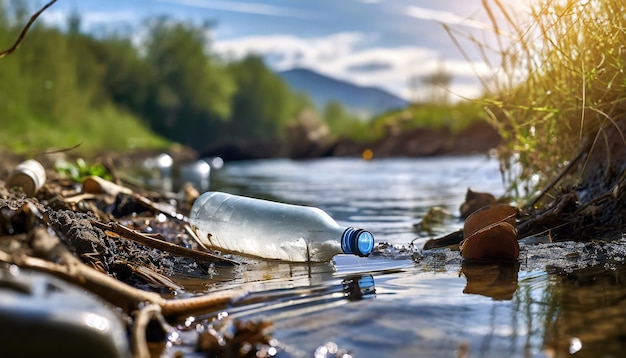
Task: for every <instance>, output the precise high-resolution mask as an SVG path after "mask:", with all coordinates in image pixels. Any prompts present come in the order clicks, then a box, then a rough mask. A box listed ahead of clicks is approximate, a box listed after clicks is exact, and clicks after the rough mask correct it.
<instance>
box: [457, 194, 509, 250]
mask: <svg viewBox="0 0 626 358" xmlns="http://www.w3.org/2000/svg"><path fill="white" fill-rule="evenodd" d="M516 215H517V208H515V207H513V206H510V205H505V204H499V205H490V206H486V207H484V208H482V209H479V210H477V211H475V212H474V213H472V214H471V215H470V216H468V217H467V219H466V220H465V225H464V226H463V241H462V242H461V245H460V248H461V256H463V258H465V259H466V260H471V261H512V260H516V259H517V257H518V256H519V244H518V242H517V228H516V223H515V216H516Z"/></svg>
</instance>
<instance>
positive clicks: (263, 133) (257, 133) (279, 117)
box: [228, 56, 298, 139]
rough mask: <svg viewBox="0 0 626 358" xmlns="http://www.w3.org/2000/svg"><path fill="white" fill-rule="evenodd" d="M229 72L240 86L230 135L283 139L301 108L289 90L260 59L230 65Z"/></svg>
mask: <svg viewBox="0 0 626 358" xmlns="http://www.w3.org/2000/svg"><path fill="white" fill-rule="evenodd" d="M228 70H229V71H228V72H229V74H230V75H231V76H232V77H233V79H234V81H235V83H236V85H237V92H236V93H235V96H234V97H233V99H232V101H231V113H232V115H231V120H230V123H229V126H228V128H229V132H230V133H229V135H230V136H231V137H236V138H244V139H271V138H280V137H283V136H284V135H285V127H286V124H287V123H288V121H289V120H290V119H291V118H292V117H293V116H294V114H295V113H296V110H297V108H296V107H297V106H298V100H297V99H296V98H295V96H294V95H293V94H292V93H291V91H290V90H289V87H288V86H287V85H286V84H285V83H284V82H283V80H282V79H280V78H279V77H278V76H277V75H276V74H274V73H273V72H272V71H270V70H269V69H268V68H267V66H266V65H265V63H264V62H263V60H262V59H261V58H260V57H258V56H248V57H246V58H244V59H243V60H241V61H238V62H234V63H231V64H230V65H229V66H228Z"/></svg>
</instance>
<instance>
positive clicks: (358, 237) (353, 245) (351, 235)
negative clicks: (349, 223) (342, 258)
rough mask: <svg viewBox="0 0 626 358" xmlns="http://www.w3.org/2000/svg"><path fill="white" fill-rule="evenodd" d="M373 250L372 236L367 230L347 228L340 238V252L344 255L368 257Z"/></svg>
mask: <svg viewBox="0 0 626 358" xmlns="http://www.w3.org/2000/svg"><path fill="white" fill-rule="evenodd" d="M373 249H374V235H372V233H371V232H369V231H367V230H363V229H357V228H353V227H349V228H347V229H346V230H345V231H344V232H343V235H342V236H341V250H342V251H343V253H344V254H353V255H357V256H368V255H369V254H370V253H371V252H372V250H373Z"/></svg>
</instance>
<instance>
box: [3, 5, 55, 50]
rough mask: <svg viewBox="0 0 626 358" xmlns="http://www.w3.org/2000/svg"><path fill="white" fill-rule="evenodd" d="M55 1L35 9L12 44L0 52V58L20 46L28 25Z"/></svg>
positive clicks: (28, 27)
mask: <svg viewBox="0 0 626 358" xmlns="http://www.w3.org/2000/svg"><path fill="white" fill-rule="evenodd" d="M56 1H57V0H52V1H50V2H49V3H47V4H46V5H45V6H44V7H42V8H41V10H39V11H37V12H36V13H35V14H34V15H33V16H31V17H30V20H28V23H26V26H24V28H23V29H22V32H21V33H20V35H19V36H18V38H17V40H16V41H15V43H14V44H13V46H11V47H9V48H8V49H6V50H4V51H2V52H0V59H2V58H4V57H6V56H8V55H10V54H11V53H12V52H13V51H15V50H17V48H18V47H19V46H20V44H21V43H22V41H24V37H25V36H26V33H27V32H28V30H29V29H30V26H31V25H32V24H33V23H34V22H35V20H37V18H38V17H39V15H41V13H42V12H44V11H46V9H47V8H49V7H50V6H52V4H54V3H55V2H56Z"/></svg>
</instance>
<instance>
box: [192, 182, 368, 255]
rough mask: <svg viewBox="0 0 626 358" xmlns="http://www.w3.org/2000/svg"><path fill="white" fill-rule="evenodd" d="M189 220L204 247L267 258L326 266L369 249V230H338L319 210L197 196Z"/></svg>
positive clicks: (219, 195)
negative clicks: (339, 258) (323, 264)
mask: <svg viewBox="0 0 626 358" xmlns="http://www.w3.org/2000/svg"><path fill="white" fill-rule="evenodd" d="M189 219H190V222H191V224H192V225H193V226H194V227H195V228H196V231H197V232H198V235H199V236H200V239H201V240H202V241H203V242H204V243H205V244H207V245H209V246H213V247H218V248H222V249H224V250H228V251H233V252H238V253H242V254H247V255H252V256H259V257H263V258H268V259H278V260H284V261H295V262H305V261H329V260H331V259H332V257H333V256H335V255H337V254H341V253H345V254H354V255H358V256H367V255H369V254H370V252H372V249H373V248H374V236H373V235H372V234H371V233H370V232H369V231H366V230H363V229H356V228H353V227H342V226H339V225H338V224H337V222H336V221H335V220H334V219H333V218H331V217H330V216H329V215H328V214H327V213H326V212H324V211H323V210H321V209H319V208H314V207H309V206H300V205H292V204H284V203H279V202H274V201H268V200H261V199H255V198H249V197H245V196H238V195H232V194H228V193H222V192H206V193H204V194H202V195H201V196H200V197H198V199H197V200H196V201H195V203H194V205H193V207H192V208H191V214H190V215H189Z"/></svg>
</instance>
